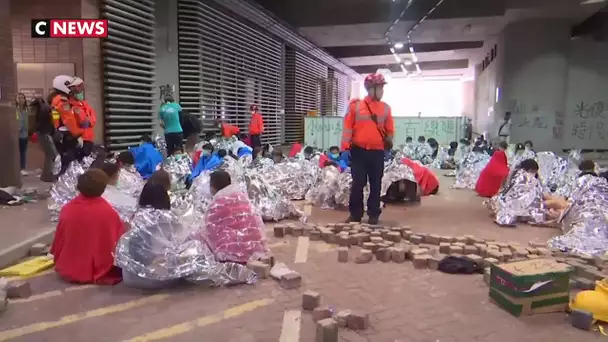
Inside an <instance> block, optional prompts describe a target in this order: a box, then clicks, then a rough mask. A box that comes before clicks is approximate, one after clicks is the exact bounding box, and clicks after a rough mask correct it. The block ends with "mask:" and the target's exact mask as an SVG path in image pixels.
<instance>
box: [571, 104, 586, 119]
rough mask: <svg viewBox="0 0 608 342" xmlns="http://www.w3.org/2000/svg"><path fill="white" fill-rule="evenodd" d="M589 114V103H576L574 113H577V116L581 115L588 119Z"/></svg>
mask: <svg viewBox="0 0 608 342" xmlns="http://www.w3.org/2000/svg"><path fill="white" fill-rule="evenodd" d="M588 114H589V105H587V104H585V103H584V102H581V103H579V104H577V105H576V108H575V109H574V115H576V116H577V117H579V118H581V119H588V118H589V116H588Z"/></svg>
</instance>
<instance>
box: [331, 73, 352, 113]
mask: <svg viewBox="0 0 608 342" xmlns="http://www.w3.org/2000/svg"><path fill="white" fill-rule="evenodd" d="M332 76H333V78H334V79H335V82H334V84H335V87H336V91H335V94H336V99H335V101H336V107H335V108H336V112H337V113H336V114H337V115H340V116H343V115H346V111H347V110H348V100H349V95H350V94H349V93H348V83H349V81H350V80H349V77H348V76H346V75H344V74H343V73H341V72H338V71H333V75H332Z"/></svg>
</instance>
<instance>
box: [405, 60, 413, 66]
mask: <svg viewBox="0 0 608 342" xmlns="http://www.w3.org/2000/svg"><path fill="white" fill-rule="evenodd" d="M403 63H405V65H412V61H410V60H409V59H406V60H405V61H403Z"/></svg>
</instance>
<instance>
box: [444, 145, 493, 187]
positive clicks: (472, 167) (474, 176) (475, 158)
mask: <svg viewBox="0 0 608 342" xmlns="http://www.w3.org/2000/svg"><path fill="white" fill-rule="evenodd" d="M490 158H491V157H490V155H488V154H486V153H483V152H469V153H468V154H467V155H465V156H464V158H463V159H462V160H461V161H460V162H459V163H458V165H457V166H456V179H455V180H454V184H452V188H454V189H475V185H476V184H477V180H478V179H479V175H480V174H481V171H483V169H484V168H485V167H486V165H488V163H489V162H490Z"/></svg>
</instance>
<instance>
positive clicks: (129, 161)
mask: <svg viewBox="0 0 608 342" xmlns="http://www.w3.org/2000/svg"><path fill="white" fill-rule="evenodd" d="M116 164H118V166H119V167H120V168H128V167H131V166H135V157H133V154H132V153H130V152H128V151H123V152H120V153H119V154H118V156H116Z"/></svg>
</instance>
